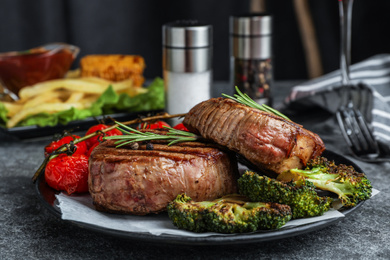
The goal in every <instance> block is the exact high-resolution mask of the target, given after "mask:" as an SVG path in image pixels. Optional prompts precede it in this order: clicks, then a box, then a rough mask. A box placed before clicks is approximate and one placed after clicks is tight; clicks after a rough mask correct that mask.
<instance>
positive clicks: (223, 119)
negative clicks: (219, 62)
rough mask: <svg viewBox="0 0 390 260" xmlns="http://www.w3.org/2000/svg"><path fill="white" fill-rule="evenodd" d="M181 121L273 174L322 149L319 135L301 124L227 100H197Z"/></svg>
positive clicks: (307, 158)
mask: <svg viewBox="0 0 390 260" xmlns="http://www.w3.org/2000/svg"><path fill="white" fill-rule="evenodd" d="M183 123H184V125H185V126H186V127H187V128H188V129H189V130H190V131H192V132H196V133H199V134H200V135H201V136H203V137H204V138H206V139H210V140H213V141H214V142H216V143H218V144H220V145H222V146H226V147H227V148H229V149H230V150H232V151H235V152H237V153H239V154H240V155H242V156H243V157H244V158H245V159H247V160H248V161H249V162H250V163H252V164H253V165H255V166H256V167H257V168H259V169H261V170H263V171H264V172H266V173H268V174H269V175H274V176H275V175H276V174H278V173H281V172H283V171H284V170H287V169H291V168H296V167H298V168H299V167H302V166H303V165H306V163H307V162H308V160H309V159H311V158H313V157H316V156H318V155H320V154H321V153H322V152H323V151H324V149H325V146H324V143H323V142H322V140H321V139H320V138H319V136H318V135H316V134H314V133H312V132H310V131H308V130H306V129H304V128H302V126H301V125H298V124H296V123H294V122H291V121H288V120H285V119H283V118H281V117H279V116H276V115H274V114H270V113H267V112H263V111H260V110H258V109H254V108H251V107H248V106H245V105H242V104H240V103H237V102H235V101H233V100H231V99H225V98H213V99H210V100H206V101H204V102H202V103H199V104H198V105H196V106H195V107H193V108H192V109H191V110H190V111H189V112H188V113H187V115H186V116H185V118H184V121H183Z"/></svg>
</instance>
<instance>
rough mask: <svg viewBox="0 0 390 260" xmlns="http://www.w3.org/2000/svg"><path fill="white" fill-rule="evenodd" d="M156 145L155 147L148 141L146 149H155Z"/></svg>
mask: <svg viewBox="0 0 390 260" xmlns="http://www.w3.org/2000/svg"><path fill="white" fill-rule="evenodd" d="M153 149H154V147H153V144H152V143H147V144H146V150H153Z"/></svg>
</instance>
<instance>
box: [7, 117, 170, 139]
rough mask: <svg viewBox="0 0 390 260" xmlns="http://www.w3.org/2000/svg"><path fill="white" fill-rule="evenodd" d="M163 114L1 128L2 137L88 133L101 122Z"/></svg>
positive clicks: (26, 137) (23, 137)
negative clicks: (90, 128) (67, 132)
mask: <svg viewBox="0 0 390 260" xmlns="http://www.w3.org/2000/svg"><path fill="white" fill-rule="evenodd" d="M161 112H163V110H152V111H140V112H126V113H117V114H110V115H102V116H97V117H90V118H86V119H83V120H76V121H72V122H70V123H69V124H67V125H56V126H45V127H39V126H36V125H35V126H21V127H13V128H9V129H5V128H1V127H0V135H1V132H3V134H5V135H11V136H13V137H17V138H19V139H29V138H35V137H42V136H50V135H54V134H57V133H62V132H63V131H65V130H69V131H72V132H78V131H86V130H88V128H89V127H91V126H93V125H95V124H97V123H98V122H99V121H100V120H103V119H107V123H110V122H112V120H111V119H110V118H112V119H114V120H116V121H120V122H124V121H129V120H133V119H136V118H138V117H146V116H150V115H155V114H158V113H161Z"/></svg>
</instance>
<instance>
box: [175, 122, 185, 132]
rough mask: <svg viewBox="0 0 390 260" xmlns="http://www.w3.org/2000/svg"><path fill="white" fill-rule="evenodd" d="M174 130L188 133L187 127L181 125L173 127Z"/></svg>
mask: <svg viewBox="0 0 390 260" xmlns="http://www.w3.org/2000/svg"><path fill="white" fill-rule="evenodd" d="M173 128H174V129H177V130H182V131H188V129H187V127H185V126H184V125H183V123H180V124H177V125H175V126H174V127H173Z"/></svg>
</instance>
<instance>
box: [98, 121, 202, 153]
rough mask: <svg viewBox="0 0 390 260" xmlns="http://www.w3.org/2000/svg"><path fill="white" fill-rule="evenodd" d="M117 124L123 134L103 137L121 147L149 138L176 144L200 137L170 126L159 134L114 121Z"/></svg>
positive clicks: (149, 139) (148, 139)
mask: <svg viewBox="0 0 390 260" xmlns="http://www.w3.org/2000/svg"><path fill="white" fill-rule="evenodd" d="M115 123H116V124H118V127H117V128H118V129H119V130H120V131H122V132H123V133H124V135H115V136H106V137H104V139H113V140H117V141H116V142H115V144H118V145H117V146H116V147H121V146H124V145H126V144H129V143H133V142H142V141H151V140H167V141H169V143H168V145H172V144H176V143H179V142H188V141H196V140H199V139H200V137H199V136H197V135H196V134H193V133H190V132H187V131H182V130H177V129H174V128H171V127H164V128H166V129H168V132H167V133H166V134H159V133H153V132H141V131H138V130H137V129H134V128H132V127H130V126H126V125H124V124H121V123H119V122H115Z"/></svg>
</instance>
